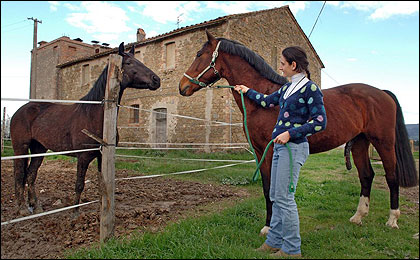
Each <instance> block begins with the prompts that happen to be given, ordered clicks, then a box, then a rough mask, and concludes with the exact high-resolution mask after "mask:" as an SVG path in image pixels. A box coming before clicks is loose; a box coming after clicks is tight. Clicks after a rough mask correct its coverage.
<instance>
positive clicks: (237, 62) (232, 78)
mask: <svg viewBox="0 0 420 260" xmlns="http://www.w3.org/2000/svg"><path fill="white" fill-rule="evenodd" d="M225 67H226V68H227V69H226V68H225V70H224V71H225V73H223V77H224V78H225V79H226V80H227V81H228V82H229V85H231V86H234V85H245V86H247V87H249V88H252V89H254V90H255V91H257V92H260V93H263V94H267V95H269V94H271V92H270V91H271V90H272V89H273V88H277V89H278V88H279V87H281V86H279V85H278V84H275V83H273V82H271V81H270V80H268V79H266V78H264V77H263V76H262V75H261V74H260V73H259V72H258V71H256V70H255V69H254V68H253V67H252V66H251V65H250V64H249V63H247V62H245V61H244V60H243V59H241V58H239V57H235V56H233V57H232V56H231V57H230V58H229V59H225ZM276 86H278V87H276ZM232 93H233V97H234V98H235V101H236V104H237V105H238V107H239V109H240V110H241V112H242V113H243V109H242V101H241V96H240V95H239V94H238V92H236V91H234V90H232ZM244 101H245V105H246V110H247V113H252V112H253V111H255V110H257V109H261V107H259V106H257V105H256V104H255V103H254V102H253V101H251V100H249V99H247V98H245V99H244Z"/></svg>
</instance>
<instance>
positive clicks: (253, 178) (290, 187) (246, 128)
mask: <svg viewBox="0 0 420 260" xmlns="http://www.w3.org/2000/svg"><path fill="white" fill-rule="evenodd" d="M216 88H235V86H216ZM240 92H241V101H242V108H243V110H244V125H245V133H246V137H247V139H248V144H249V147H251V152H252V154H253V155H254V158H255V163H256V164H257V168H256V169H255V172H254V175H253V176H252V181H254V182H255V181H257V180H258V176H259V173H260V168H261V164H262V163H263V161H264V159H265V156H266V155H267V152H268V149H269V148H270V146H271V144H273V142H274V139H273V140H271V141H270V142H269V143H268V144H267V146H266V147H265V150H264V153H263V155H262V157H261V161H260V162H259V163H258V158H257V154H256V153H255V150H254V147H253V146H252V143H251V138H250V137H249V132H248V125H247V122H246V107H245V100H244V94H243V93H242V90H241V91H240ZM285 146H286V147H287V151H288V152H289V159H290V183H289V192H295V185H294V184H293V159H292V151H291V150H290V146H289V144H288V143H286V144H285Z"/></svg>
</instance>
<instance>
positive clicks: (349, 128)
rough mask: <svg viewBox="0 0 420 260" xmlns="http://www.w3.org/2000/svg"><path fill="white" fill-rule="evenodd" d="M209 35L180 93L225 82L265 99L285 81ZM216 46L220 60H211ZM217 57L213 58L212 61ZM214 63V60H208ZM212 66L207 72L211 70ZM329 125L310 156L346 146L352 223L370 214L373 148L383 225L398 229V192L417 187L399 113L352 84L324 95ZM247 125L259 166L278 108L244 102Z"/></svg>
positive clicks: (376, 92) (251, 55)
mask: <svg viewBox="0 0 420 260" xmlns="http://www.w3.org/2000/svg"><path fill="white" fill-rule="evenodd" d="M206 33H207V38H208V41H207V42H206V43H205V44H204V45H203V47H202V49H201V50H199V51H198V53H197V56H196V58H195V60H194V62H193V63H192V64H191V66H190V68H189V69H188V70H187V71H186V73H185V74H186V75H187V76H184V77H182V79H181V80H180V82H179V92H180V94H181V95H183V96H191V95H192V94H193V93H194V92H196V91H198V90H200V89H201V88H203V87H205V86H207V85H209V84H212V83H214V82H215V81H217V80H218V79H219V78H225V79H226V80H227V81H228V82H229V85H237V84H244V85H247V86H249V87H251V88H253V89H255V90H256V91H258V92H260V93H263V94H267V95H268V94H271V93H273V92H274V91H276V90H278V89H279V88H280V87H281V86H283V85H284V84H285V83H286V82H287V80H286V78H284V77H281V76H280V75H279V74H277V73H276V72H275V71H274V70H273V69H272V68H271V67H270V66H269V65H268V64H267V63H266V62H265V61H264V60H263V59H262V58H261V57H260V56H259V55H258V54H256V53H255V52H253V51H251V50H249V49H248V48H247V47H245V46H244V45H242V44H240V43H237V42H235V41H232V40H227V39H224V38H217V39H216V38H215V37H213V36H212V35H211V34H210V33H208V32H206ZM218 43H219V44H220V46H219V49H218V55H215V56H213V53H214V51H215V49H216V48H217V45H218ZM214 57H217V58H214ZM212 58H213V60H212ZM209 65H210V66H209ZM322 92H323V94H324V105H325V109H326V112H327V118H328V123H327V127H326V129H325V130H324V131H322V132H320V133H317V134H315V135H312V136H309V137H308V140H309V146H310V153H319V152H324V151H328V150H331V149H333V148H335V147H338V146H340V145H342V144H345V143H348V142H349V144H351V146H350V145H347V147H346V148H347V149H346V150H348V149H351V152H352V154H353V161H354V163H355V165H356V168H357V171H358V173H359V179H360V184H361V192H360V200H359V205H358V207H357V211H356V213H355V214H354V216H353V217H351V218H350V221H351V222H354V223H357V224H361V223H362V217H364V216H366V215H367V214H368V211H369V200H370V192H371V187H372V181H373V177H374V175H375V173H374V172H373V169H372V166H371V164H370V160H369V154H368V147H369V144H370V143H371V144H373V146H374V147H375V149H376V150H377V151H378V153H379V155H380V157H381V159H382V163H383V167H384V169H385V177H386V181H387V183H388V186H389V190H390V194H391V195H390V200H391V210H390V215H389V219H388V221H387V222H386V224H387V225H389V226H391V227H395V228H398V225H397V220H398V217H399V215H400V211H399V205H398V204H399V198H398V196H399V187H400V186H401V187H412V186H416V185H417V184H418V180H417V179H418V177H417V171H416V167H415V164H414V159H413V155H412V153H411V150H410V146H409V140H408V137H407V130H406V128H405V125H404V118H403V115H402V112H401V107H400V105H399V103H398V101H397V99H396V97H395V96H394V95H393V94H392V93H391V92H389V91H386V90H384V91H383V90H380V89H377V88H375V87H372V86H369V85H366V84H360V83H353V84H347V85H342V86H338V87H334V88H330V89H326V90H323V91H322ZM232 94H233V97H234V99H235V101H236V103H237V105H238V107H239V109H240V111H241V112H242V113H243V109H242V104H241V98H240V95H239V94H238V93H237V92H236V91H232ZM245 105H246V111H247V121H248V128H249V134H250V138H251V142H252V145H253V146H254V148H255V151H256V154H257V157H258V160H260V159H261V156H262V154H263V152H264V149H265V147H266V145H267V144H268V142H269V141H270V140H271V134H272V131H273V126H274V125H275V124H276V120H277V115H278V112H279V110H278V107H274V108H269V109H266V108H262V107H259V106H256V104H255V103H254V102H252V101H250V100H249V99H247V98H245ZM272 154H273V149H272V147H271V148H270V150H269V153H268V154H267V157H266V159H265V161H264V162H263V164H262V166H261V175H262V182H263V190H264V196H265V199H266V209H267V218H266V226H265V227H264V228H263V229H262V230H261V232H262V233H266V232H268V229H269V226H270V219H271V206H272V203H271V201H270V198H269V188H270V169H271V159H272Z"/></svg>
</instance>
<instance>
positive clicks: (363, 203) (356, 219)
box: [350, 195, 369, 225]
mask: <svg viewBox="0 0 420 260" xmlns="http://www.w3.org/2000/svg"><path fill="white" fill-rule="evenodd" d="M368 213H369V197H365V196H363V195H362V196H361V197H360V199H359V205H358V206H357V211H356V214H354V216H353V217H351V218H350V222H353V223H356V224H358V225H361V224H362V218H363V217H366V216H367V215H368Z"/></svg>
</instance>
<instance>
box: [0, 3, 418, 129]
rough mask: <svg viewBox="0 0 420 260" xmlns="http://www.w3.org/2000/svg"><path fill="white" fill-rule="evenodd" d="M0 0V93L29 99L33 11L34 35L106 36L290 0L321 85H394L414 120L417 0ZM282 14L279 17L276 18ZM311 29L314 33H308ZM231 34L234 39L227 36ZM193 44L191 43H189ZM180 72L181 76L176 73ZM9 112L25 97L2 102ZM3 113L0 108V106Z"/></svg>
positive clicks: (122, 36)
mask: <svg viewBox="0 0 420 260" xmlns="http://www.w3.org/2000/svg"><path fill="white" fill-rule="evenodd" d="M323 3H324V2H322V1H319V2H305V1H298V2H287V1H252V2H245V1H217V2H214V1H211V2H190V1H170V2H158V1H151V2H148V1H139V2H127V1H122V2H100V1H99V2H75V1H68V2H66V1H58V2H56V1H49V2H47V1H39V2H37V1H30V2H15V1H2V2H1V97H2V98H5V97H7V98H28V97H29V75H30V58H31V53H30V51H31V50H32V44H33V21H32V20H28V19H27V18H29V17H33V18H37V19H38V20H41V21H42V23H41V24H39V26H38V42H39V41H47V42H49V41H52V40H54V39H57V38H59V37H61V36H63V35H65V36H68V37H70V38H71V39H74V38H81V39H83V40H84V42H86V43H90V41H92V40H97V41H100V43H104V42H105V43H109V44H110V47H117V46H118V45H119V43H121V42H125V43H126V44H127V43H131V42H134V41H136V30H137V28H143V29H144V30H145V32H146V37H153V36H156V35H158V34H163V33H167V32H170V31H172V30H175V29H176V28H177V26H178V24H177V21H179V26H181V27H182V26H189V25H193V24H197V23H201V22H204V21H208V20H211V19H216V18H218V17H220V16H225V15H230V14H236V13H244V12H252V11H257V10H263V9H269V8H274V7H280V6H283V5H289V7H290V9H291V10H292V12H293V14H294V15H295V17H296V20H297V21H298V23H299V25H300V26H301V28H302V29H303V31H304V32H305V34H306V35H307V36H308V37H309V36H310V38H309V39H310V41H311V43H312V45H313V46H314V48H315V50H316V52H317V53H318V55H319V56H320V58H321V60H322V61H323V63H324V65H325V69H323V70H322V73H321V85H322V88H323V89H326V88H330V87H334V86H337V85H341V84H346V83H354V82H361V83H366V84H369V85H372V86H375V87H378V88H380V89H388V90H391V91H392V92H393V93H394V94H395V95H396V96H397V98H398V99H399V102H400V104H401V106H402V108H403V112H404V117H405V122H406V123H418V122H419V2H417V1H416V2H413V1H411V2H404V1H398V2H367V1H359V2H338V1H335V2H326V5H325V7H324V9H323V11H322V13H321V15H320V17H319V20H318V22H317V24H316V26H315V28H314V29H313V31H312V28H313V26H314V24H315V21H316V19H317V17H318V15H319V13H320V10H321V8H322V6H323ZM281 22H282V21H279V24H281ZM311 31H312V34H311V35H310V33H311ZM232 40H235V39H232ZM192 51H194V53H195V51H196V50H192ZM180 77H181V75H180ZM1 104H2V111H3V107H4V106H6V107H7V114H8V116H12V115H13V113H14V112H15V111H16V110H17V109H18V108H19V107H20V106H21V105H23V104H24V102H11V101H2V102H1ZM2 116H3V113H2Z"/></svg>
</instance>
